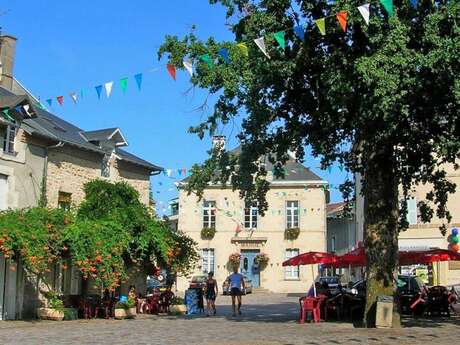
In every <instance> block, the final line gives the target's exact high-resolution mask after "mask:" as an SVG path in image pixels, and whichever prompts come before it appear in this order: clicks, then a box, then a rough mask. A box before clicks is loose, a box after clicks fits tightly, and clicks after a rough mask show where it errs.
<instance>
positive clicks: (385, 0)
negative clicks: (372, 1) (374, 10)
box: [380, 0, 393, 17]
mask: <svg viewBox="0 0 460 345" xmlns="http://www.w3.org/2000/svg"><path fill="white" fill-rule="evenodd" d="M380 3H381V4H382V6H383V7H384V8H385V10H386V11H387V13H388V16H389V17H391V16H392V15H393V0H380Z"/></svg>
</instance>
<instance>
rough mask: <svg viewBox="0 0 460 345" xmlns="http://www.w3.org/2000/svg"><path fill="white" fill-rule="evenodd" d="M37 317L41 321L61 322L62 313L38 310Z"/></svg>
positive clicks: (59, 311)
mask: <svg viewBox="0 0 460 345" xmlns="http://www.w3.org/2000/svg"><path fill="white" fill-rule="evenodd" d="M38 317H39V318H40V319H41V320H52V321H62V320H63V319H64V311H63V310H62V311H61V310H56V309H52V308H39V309H38Z"/></svg>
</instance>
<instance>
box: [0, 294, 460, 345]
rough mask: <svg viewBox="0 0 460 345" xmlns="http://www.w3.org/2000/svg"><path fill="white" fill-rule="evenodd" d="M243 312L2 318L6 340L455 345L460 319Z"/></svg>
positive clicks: (265, 307)
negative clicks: (380, 325)
mask: <svg viewBox="0 0 460 345" xmlns="http://www.w3.org/2000/svg"><path fill="white" fill-rule="evenodd" d="M243 303H244V305H243V309H242V310H243V315H242V316H239V317H236V318H233V317H231V306H230V297H220V296H219V299H218V315H217V316H214V317H209V318H208V317H204V316H193V317H186V316H184V317H170V316H140V317H138V318H137V319H135V320H123V321H115V320H90V321H84V320H79V321H64V322H51V321H35V322H26V321H13V322H7V321H5V322H0V344H2V345H3V344H5V345H9V344H15V345H16V344H21V345H28V344H40V345H42V344H43V345H53V344H68V345H74V344H75V345H76V344H78V345H80V344H101V345H104V344H114V345H115V344H123V345H125V344H139V345H142V344H162V345H163V344H166V345H168V344H206V345H207V344H210V345H213V344H216V345H217V344H218V345H243V344H245V345H259V344H267V345H297V344H310V345H315V344H318V345H319V344H321V345H323V344H334V345H336V344H357V345H359V344H411V345H413V344H430V343H434V344H436V345H439V344H455V343H456V342H458V332H459V331H460V327H459V326H460V320H459V319H457V318H452V319H450V320H441V319H433V320H423V321H417V322H411V323H406V327H404V328H401V329H390V330H383V329H373V330H368V329H362V328H354V327H353V326H352V325H351V324H350V323H341V322H327V323H326V322H322V323H320V324H304V325H300V324H298V323H297V322H296V319H297V313H298V298H297V297H295V296H292V297H289V296H286V295H275V294H268V295H266V294H254V295H249V296H245V297H244V301H243Z"/></svg>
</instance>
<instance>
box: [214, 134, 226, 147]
mask: <svg viewBox="0 0 460 345" xmlns="http://www.w3.org/2000/svg"><path fill="white" fill-rule="evenodd" d="M212 148H213V149H215V148H219V149H220V150H225V135H214V136H213V137H212Z"/></svg>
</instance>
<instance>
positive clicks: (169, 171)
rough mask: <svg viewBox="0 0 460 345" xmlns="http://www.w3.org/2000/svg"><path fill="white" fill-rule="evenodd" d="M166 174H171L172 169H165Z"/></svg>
mask: <svg viewBox="0 0 460 345" xmlns="http://www.w3.org/2000/svg"><path fill="white" fill-rule="evenodd" d="M166 174H167V175H168V177H169V176H171V175H172V169H166Z"/></svg>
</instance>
